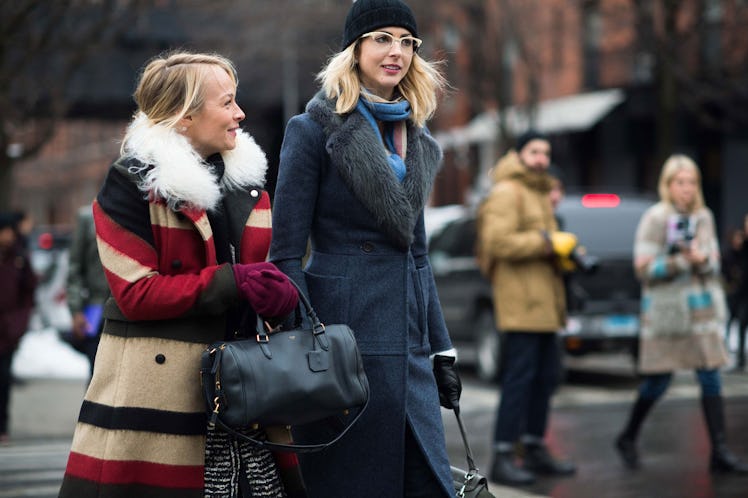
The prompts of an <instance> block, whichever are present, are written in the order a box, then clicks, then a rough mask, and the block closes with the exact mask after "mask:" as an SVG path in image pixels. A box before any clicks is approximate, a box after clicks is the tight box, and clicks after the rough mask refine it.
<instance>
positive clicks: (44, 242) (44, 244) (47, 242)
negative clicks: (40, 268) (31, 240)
mask: <svg viewBox="0 0 748 498" xmlns="http://www.w3.org/2000/svg"><path fill="white" fill-rule="evenodd" d="M38 243H39V249H44V250H45V251H48V250H50V249H52V246H54V245H55V238H54V236H53V235H52V234H51V233H49V232H44V233H42V234H41V235H39V239H38Z"/></svg>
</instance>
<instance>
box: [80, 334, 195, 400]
mask: <svg viewBox="0 0 748 498" xmlns="http://www.w3.org/2000/svg"><path fill="white" fill-rule="evenodd" d="M205 348H206V345H205V344H199V343H189V342H182V341H172V340H168V339H160V338H151V337H130V338H123V337H117V336H112V335H109V334H102V336H101V342H100V343H99V349H98V352H97V356H96V367H95V368H97V372H96V374H95V375H94V376H93V379H92V380H91V385H90V386H89V388H88V392H87V393H86V399H87V400H88V401H93V402H95V403H100V404H104V405H109V406H114V407H137V408H153V409H159V410H169V411H174V412H203V411H204V410H205V402H204V400H203V397H202V393H201V389H200V356H201V354H202V352H203V351H204V350H205ZM158 355H163V356H164V358H165V361H164V362H163V363H158V362H157V361H156V357H157V356H158ZM120 386H121V388H119V387H120Z"/></svg>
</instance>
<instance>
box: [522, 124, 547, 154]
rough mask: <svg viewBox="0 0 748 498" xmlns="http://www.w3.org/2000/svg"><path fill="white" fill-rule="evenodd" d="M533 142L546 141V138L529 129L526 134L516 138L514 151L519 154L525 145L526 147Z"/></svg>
mask: <svg viewBox="0 0 748 498" xmlns="http://www.w3.org/2000/svg"><path fill="white" fill-rule="evenodd" d="M533 140H545V141H548V137H547V136H546V135H544V134H543V133H541V132H539V131H538V130H533V129H532V128H530V129H529V130H527V131H526V132H524V133H523V134H522V135H520V136H518V137H517V143H516V144H515V145H514V149H515V150H516V151H517V152H520V151H521V150H522V149H523V148H524V147H525V145H527V143H528V142H531V141H533Z"/></svg>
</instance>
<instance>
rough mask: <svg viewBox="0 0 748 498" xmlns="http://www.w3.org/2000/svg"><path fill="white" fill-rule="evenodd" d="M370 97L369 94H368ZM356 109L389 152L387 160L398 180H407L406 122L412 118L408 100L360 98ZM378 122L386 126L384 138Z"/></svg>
mask: <svg viewBox="0 0 748 498" xmlns="http://www.w3.org/2000/svg"><path fill="white" fill-rule="evenodd" d="M366 95H367V96H368V94H366ZM356 109H358V112H360V113H361V114H362V115H363V116H364V117H365V118H366V120H367V121H368V122H369V124H370V125H371V127H372V128H373V129H374V133H375V134H376V135H377V137H379V141H380V142H381V143H382V145H384V147H385V149H386V150H387V152H388V154H387V160H388V161H389V164H390V167H392V171H393V172H394V173H395V176H396V177H397V179H398V180H399V181H400V182H402V181H403V179H404V178H405V153H406V143H407V140H406V126H405V120H406V119H408V118H409V117H410V103H408V101H407V100H400V101H398V102H387V101H382V102H374V101H372V100H369V98H365V97H363V96H362V97H359V99H358V103H357V104H356ZM377 121H379V122H382V123H383V124H384V138H383V137H382V132H380V129H379V125H378V124H377Z"/></svg>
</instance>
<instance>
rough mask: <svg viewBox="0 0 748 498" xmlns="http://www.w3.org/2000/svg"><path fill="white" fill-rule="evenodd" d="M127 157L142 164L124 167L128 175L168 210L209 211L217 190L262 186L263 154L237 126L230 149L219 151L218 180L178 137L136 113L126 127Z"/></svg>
mask: <svg viewBox="0 0 748 498" xmlns="http://www.w3.org/2000/svg"><path fill="white" fill-rule="evenodd" d="M129 158H133V159H136V160H137V162H138V163H140V164H141V165H142V166H138V167H134V166H131V167H130V168H129V170H130V172H131V173H140V174H141V181H140V183H139V185H138V186H139V188H140V189H141V190H143V191H145V192H148V193H149V195H151V196H154V197H156V198H160V199H163V200H164V201H165V202H166V203H167V205H168V206H169V207H171V208H172V209H176V208H178V207H180V206H182V205H184V204H187V205H189V206H190V207H192V208H195V209H199V210H207V209H213V208H215V207H216V205H217V204H218V202H219V201H220V199H221V197H222V193H221V190H222V189H225V190H236V189H239V188H242V187H246V186H250V185H251V186H256V187H260V188H261V187H263V186H264V185H265V173H266V171H267V159H266V158H265V154H264V153H263V152H262V149H260V147H259V146H258V145H257V144H256V143H255V141H254V139H253V138H252V137H251V136H250V135H249V134H248V133H246V132H244V131H242V130H237V136H236V147H235V148H234V149H233V150H230V151H227V152H225V153H224V154H222V158H223V162H224V164H225V172H224V174H223V176H222V177H221V178H218V175H217V174H216V173H215V171H214V170H213V168H212V167H211V166H210V164H208V163H206V162H205V161H204V160H203V159H202V157H200V155H199V154H198V153H197V152H196V151H195V149H193V148H192V146H191V145H190V143H189V141H188V140H187V138H186V137H185V136H184V135H181V134H180V133H177V132H176V131H175V130H174V129H173V128H169V127H167V126H163V125H160V124H153V123H151V121H150V120H149V119H148V118H147V117H146V116H145V114H143V113H142V112H140V113H138V114H137V115H136V116H135V118H134V119H133V121H132V123H130V126H129V127H128V133H127V139H126V142H125V146H124V157H123V159H129Z"/></svg>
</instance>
